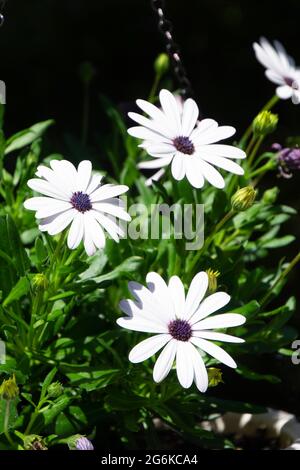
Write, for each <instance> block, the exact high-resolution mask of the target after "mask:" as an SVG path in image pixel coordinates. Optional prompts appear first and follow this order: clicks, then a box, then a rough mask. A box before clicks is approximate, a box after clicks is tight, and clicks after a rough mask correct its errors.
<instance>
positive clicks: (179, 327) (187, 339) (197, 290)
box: [117, 272, 246, 392]
mask: <svg viewBox="0 0 300 470" xmlns="http://www.w3.org/2000/svg"><path fill="white" fill-rule="evenodd" d="M146 281H147V287H144V286H143V285H141V284H138V283H136V282H130V283H129V284H128V287H129V289H130V292H131V293H132V295H133V296H134V297H135V301H133V300H122V301H121V302H120V308H121V310H122V311H123V312H124V313H125V314H126V315H127V316H126V317H123V318H119V319H118V320H117V323H118V325H119V326H122V327H123V328H127V329H130V330H133V331H142V332H146V333H154V334H155V335H154V336H152V337H150V338H147V339H145V340H144V341H142V342H141V343H139V344H138V345H137V346H135V347H134V348H133V349H132V350H131V352H130V354H129V360H130V361H131V362H133V363H138V362H142V361H145V360H146V359H148V358H149V357H151V356H153V355H154V354H156V353H157V352H158V351H159V350H160V349H162V348H163V350H162V352H161V353H160V355H159V356H158V359H157V361H156V363H155V366H154V369H153V379H154V381H155V382H161V381H162V380H163V379H164V378H165V377H166V376H167V375H168V373H169V372H170V370H171V368H172V366H173V363H174V360H176V370H177V377H178V380H179V382H180V384H181V385H182V387H184V388H189V387H190V386H191V385H192V383H193V381H194V382H195V384H196V386H197V388H198V389H199V390H200V391H201V392H205V391H206V389H207V387H208V375H207V370H206V367H205V364H204V361H203V359H202V354H201V351H203V352H204V353H207V354H209V355H211V356H212V357H214V358H215V359H217V360H218V361H220V362H222V363H223V364H225V365H227V366H229V367H233V368H235V367H236V363H235V361H234V360H233V359H232V357H231V356H229V354H228V353H227V352H226V351H224V349H221V348H220V347H219V346H217V345H216V344H215V343H213V342H212V341H218V342H219V341H224V342H231V343H242V342H244V340H243V339H241V338H237V337H235V336H231V335H228V334H225V333H221V332H216V331H214V329H219V328H230V327H234V326H239V325H242V324H243V323H244V322H245V321H246V319H245V317H244V316H243V315H240V314H237V313H225V314H219V315H213V316H211V317H210V315H211V314H212V313H214V312H216V311H217V310H219V309H221V308H222V307H224V306H225V305H227V304H228V302H229V301H230V296H229V295H228V294H226V293H225V292H217V293H215V294H212V295H209V296H208V297H206V298H205V299H204V296H205V294H206V292H207V289H208V275H207V273H206V272H200V273H198V274H197V275H196V276H195V277H194V279H193V280H192V282H191V285H190V287H189V290H188V293H187V295H186V296H185V292H184V287H183V284H182V282H181V280H180V279H179V278H178V277H177V276H173V277H171V279H170V281H169V284H168V285H167V284H166V283H165V281H164V280H163V279H162V277H161V276H160V275H159V274H157V273H154V272H151V273H149V274H148V275H147V278H146ZM203 299H204V300H203Z"/></svg>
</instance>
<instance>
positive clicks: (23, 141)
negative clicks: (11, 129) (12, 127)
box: [5, 120, 54, 155]
mask: <svg viewBox="0 0 300 470" xmlns="http://www.w3.org/2000/svg"><path fill="white" fill-rule="evenodd" d="M53 123H54V121H53V120H48V121H44V122H39V123H38V124H34V125H33V126H31V127H30V128H29V129H25V130H23V131H20V132H18V133H17V134H15V135H13V136H12V137H10V138H9V139H8V140H7V142H6V149H5V155H7V154H9V153H11V152H14V151H15V150H20V149H21V148H23V147H26V146H27V145H30V144H32V142H33V141H34V140H36V139H38V138H39V137H41V136H42V135H43V134H44V132H45V131H46V130H47V129H48V127H49V126H51V125H52V124H53Z"/></svg>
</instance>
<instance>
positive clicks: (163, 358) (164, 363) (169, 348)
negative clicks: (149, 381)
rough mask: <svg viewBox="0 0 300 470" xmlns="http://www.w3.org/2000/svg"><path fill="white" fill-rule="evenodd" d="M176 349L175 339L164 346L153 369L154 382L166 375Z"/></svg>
mask: <svg viewBox="0 0 300 470" xmlns="http://www.w3.org/2000/svg"><path fill="white" fill-rule="evenodd" d="M176 349H177V341H175V340H174V339H173V340H171V341H169V343H168V344H167V345H166V346H165V347H164V349H163V350H162V352H161V353H160V355H159V356H158V359H157V361H156V363H155V366H154V369H153V379H154V381H155V382H161V381H162V380H163V379H164V378H165V377H167V375H168V373H169V372H170V370H171V368H172V365H173V363H174V359H175V354H176Z"/></svg>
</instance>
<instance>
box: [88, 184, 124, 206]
mask: <svg viewBox="0 0 300 470" xmlns="http://www.w3.org/2000/svg"><path fill="white" fill-rule="evenodd" d="M128 189H129V188H128V186H125V185H117V184H104V185H103V186H101V187H100V188H98V189H97V190H96V191H94V192H93V193H92V194H90V199H91V201H92V202H98V201H103V200H104V199H108V198H110V197H115V196H120V194H124V193H126V191H128Z"/></svg>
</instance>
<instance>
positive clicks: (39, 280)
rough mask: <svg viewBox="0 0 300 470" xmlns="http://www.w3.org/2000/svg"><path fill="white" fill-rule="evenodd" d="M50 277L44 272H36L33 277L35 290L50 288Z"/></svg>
mask: <svg viewBox="0 0 300 470" xmlns="http://www.w3.org/2000/svg"><path fill="white" fill-rule="evenodd" d="M48 285H49V283H48V279H47V278H46V276H45V275H44V274H41V273H39V274H36V275H35V276H34V277H33V279H32V288H33V290H35V291H45V290H47V288H48Z"/></svg>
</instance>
